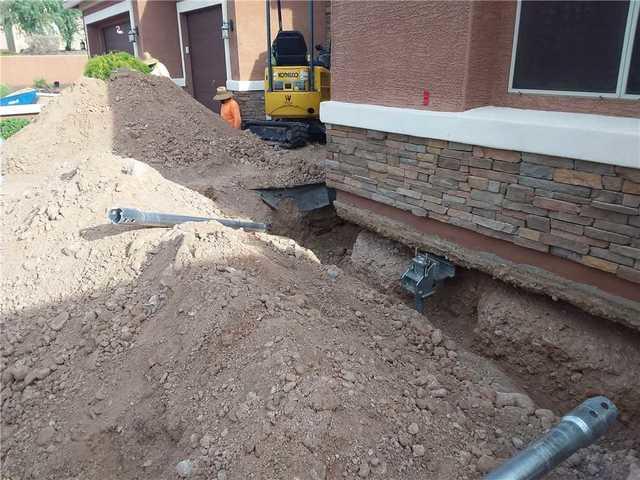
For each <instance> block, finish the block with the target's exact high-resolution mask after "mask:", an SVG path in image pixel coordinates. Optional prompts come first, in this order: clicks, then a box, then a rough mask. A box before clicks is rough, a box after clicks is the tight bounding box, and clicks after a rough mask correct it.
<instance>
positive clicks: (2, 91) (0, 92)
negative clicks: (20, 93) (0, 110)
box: [0, 83, 11, 98]
mask: <svg viewBox="0 0 640 480" xmlns="http://www.w3.org/2000/svg"><path fill="white" fill-rule="evenodd" d="M10 93H11V89H10V88H9V87H7V86H6V85H5V84H4V83H0V98H2V97H6V96H7V95H9V94H10Z"/></svg>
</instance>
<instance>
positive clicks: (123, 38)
mask: <svg viewBox="0 0 640 480" xmlns="http://www.w3.org/2000/svg"><path fill="white" fill-rule="evenodd" d="M130 29H131V23H130V22H129V21H128V20H127V21H122V22H118V23H116V24H112V25H109V26H108V27H104V28H103V29H102V36H103V38H104V49H105V51H106V52H129V53H130V54H131V55H133V44H132V43H129V35H127V32H128V31H129V30H130Z"/></svg>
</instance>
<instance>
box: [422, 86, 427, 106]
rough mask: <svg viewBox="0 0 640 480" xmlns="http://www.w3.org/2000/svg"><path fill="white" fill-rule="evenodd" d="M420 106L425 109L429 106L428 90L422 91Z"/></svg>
mask: <svg viewBox="0 0 640 480" xmlns="http://www.w3.org/2000/svg"><path fill="white" fill-rule="evenodd" d="M422 104H423V105H424V106H425V107H426V106H427V105H429V90H423V91H422Z"/></svg>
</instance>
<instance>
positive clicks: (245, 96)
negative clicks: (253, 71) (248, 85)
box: [233, 90, 264, 120]
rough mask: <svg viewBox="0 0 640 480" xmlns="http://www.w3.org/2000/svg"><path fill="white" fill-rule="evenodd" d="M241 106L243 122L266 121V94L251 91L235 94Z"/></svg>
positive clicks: (259, 91)
mask: <svg viewBox="0 0 640 480" xmlns="http://www.w3.org/2000/svg"><path fill="white" fill-rule="evenodd" d="M233 94H234V95H235V98H236V100H237V101H238V104H239V105H240V115H241V116H242V120H264V92H263V91H261V90H251V91H247V92H233Z"/></svg>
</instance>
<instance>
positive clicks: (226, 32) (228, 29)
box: [221, 20, 233, 38]
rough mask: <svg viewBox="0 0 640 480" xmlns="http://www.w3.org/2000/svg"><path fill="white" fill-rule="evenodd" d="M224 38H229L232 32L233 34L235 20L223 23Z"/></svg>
mask: <svg viewBox="0 0 640 480" xmlns="http://www.w3.org/2000/svg"><path fill="white" fill-rule="evenodd" d="M221 30H222V38H229V36H230V34H231V32H233V20H229V21H227V22H222V27H221Z"/></svg>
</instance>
